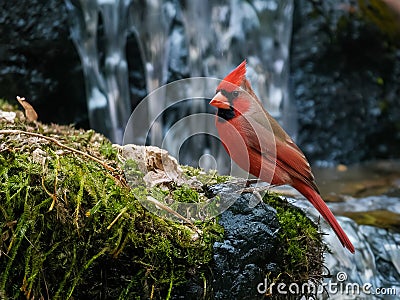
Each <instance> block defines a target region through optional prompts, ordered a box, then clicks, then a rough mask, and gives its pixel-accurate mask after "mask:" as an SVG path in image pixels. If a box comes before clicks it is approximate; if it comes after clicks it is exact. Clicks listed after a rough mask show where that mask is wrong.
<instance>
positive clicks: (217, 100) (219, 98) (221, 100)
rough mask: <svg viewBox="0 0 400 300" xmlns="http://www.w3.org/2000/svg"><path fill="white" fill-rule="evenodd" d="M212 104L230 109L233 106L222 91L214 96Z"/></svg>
mask: <svg viewBox="0 0 400 300" xmlns="http://www.w3.org/2000/svg"><path fill="white" fill-rule="evenodd" d="M210 104H211V105H212V106H215V107H217V108H223V109H229V108H230V107H231V106H230V104H229V101H228V99H226V97H225V96H224V95H222V94H221V92H218V93H217V94H216V95H215V96H214V98H212V100H211V101H210Z"/></svg>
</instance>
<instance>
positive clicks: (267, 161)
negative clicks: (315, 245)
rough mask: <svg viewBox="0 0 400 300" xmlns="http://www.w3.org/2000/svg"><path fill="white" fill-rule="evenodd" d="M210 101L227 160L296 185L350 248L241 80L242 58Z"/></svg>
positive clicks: (299, 161) (292, 149) (298, 155)
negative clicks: (214, 109)
mask: <svg viewBox="0 0 400 300" xmlns="http://www.w3.org/2000/svg"><path fill="white" fill-rule="evenodd" d="M210 104H211V105H212V106H214V107H216V108H218V111H217V118H216V126H217V130H218V133H219V136H220V138H221V141H222V143H223V145H224V147H225V149H226V151H227V152H228V154H229V155H230V157H231V158H232V159H233V161H235V162H236V163H237V164H238V165H239V167H241V168H242V169H244V170H245V171H247V172H249V173H250V174H253V175H254V176H256V177H258V178H259V179H261V180H263V181H265V182H269V183H271V184H272V185H283V184H288V185H291V186H292V187H294V188H295V189H296V190H298V191H299V192H300V193H301V194H303V195H304V196H305V197H306V198H307V199H308V200H309V201H310V202H311V203H312V205H314V207H315V208H316V209H317V210H318V211H319V213H320V214H321V215H322V216H323V217H324V219H325V220H326V221H327V222H328V223H329V224H330V226H331V227H332V229H333V231H334V232H335V233H336V235H337V236H338V238H339V240H340V242H341V243H342V245H343V246H344V247H345V248H347V249H348V250H349V251H350V252H351V253H354V246H353V245H352V243H351V242H350V240H349V238H348V237H347V235H346V233H345V232H344V231H343V229H342V227H340V225H339V223H338V222H337V220H336V218H335V217H334V215H333V214H332V212H331V211H330V209H329V208H328V206H327V205H326V204H325V202H324V201H323V200H322V198H321V196H320V195H319V191H318V187H317V185H316V183H315V181H314V176H313V174H312V172H311V168H310V164H309V163H308V161H307V159H306V157H305V156H304V154H303V152H302V151H301V150H300V149H299V147H298V146H297V145H296V144H295V143H294V142H293V141H292V139H291V138H290V137H289V135H288V134H287V133H286V132H285V131H284V130H283V128H282V127H281V126H279V124H278V122H277V121H276V120H275V119H274V118H272V117H271V116H270V114H269V113H268V112H267V111H266V110H265V109H264V108H263V106H262V105H261V102H260V100H258V98H257V96H256V95H255V93H254V92H253V89H252V87H251V85H250V82H249V81H248V80H247V79H246V61H243V62H242V63H241V64H240V65H239V66H238V67H237V68H236V69H234V70H233V71H232V72H231V73H229V74H228V75H227V76H226V77H225V79H224V80H223V81H221V83H220V84H219V85H218V87H217V90H216V95H215V96H214V98H213V99H212V100H211V102H210Z"/></svg>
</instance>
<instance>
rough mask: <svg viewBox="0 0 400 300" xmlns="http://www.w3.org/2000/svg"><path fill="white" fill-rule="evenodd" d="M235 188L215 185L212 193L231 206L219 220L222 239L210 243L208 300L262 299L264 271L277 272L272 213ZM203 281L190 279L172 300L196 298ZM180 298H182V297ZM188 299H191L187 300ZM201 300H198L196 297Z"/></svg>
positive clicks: (253, 197) (275, 228) (276, 223)
mask: <svg viewBox="0 0 400 300" xmlns="http://www.w3.org/2000/svg"><path fill="white" fill-rule="evenodd" d="M236 190H237V187H234V186H230V185H225V184H222V185H217V186H215V187H214V192H218V193H219V194H220V195H221V199H222V201H223V202H225V203H229V204H232V203H233V204H232V205H231V206H230V207H229V208H228V209H227V210H226V211H224V212H223V213H222V214H221V215H220V217H219V224H220V225H222V226H223V227H224V230H225V238H224V241H222V242H216V243H215V244H214V262H213V263H212V265H211V271H210V273H211V276H212V287H211V292H210V294H211V295H212V296H210V297H213V298H212V299H219V300H222V299H263V298H264V295H262V294H260V293H259V292H258V290H257V286H258V284H260V283H263V282H264V278H265V275H266V274H267V273H268V272H274V271H275V272H276V271H277V270H278V260H279V257H280V256H279V255H277V253H276V251H277V247H278V245H277V238H278V230H279V223H278V219H277V217H276V210H275V209H274V208H272V207H270V206H268V205H266V204H265V203H263V202H259V203H258V204H257V205H256V206H255V207H253V206H254V203H257V202H258V200H257V199H256V196H254V195H252V194H242V195H240V194H237V193H236V192H235V191H236ZM203 293H204V290H203V282H202V281H200V280H191V281H190V282H189V283H188V284H186V285H184V286H183V287H179V288H178V289H177V291H176V294H175V297H174V299H199V298H198V297H200V296H201V295H203ZM182 295H184V296H182ZM191 297H192V298H191ZM200 298H201V297H200Z"/></svg>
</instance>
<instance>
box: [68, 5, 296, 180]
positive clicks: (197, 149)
mask: <svg viewBox="0 0 400 300" xmlns="http://www.w3.org/2000/svg"><path fill="white" fill-rule="evenodd" d="M65 3H66V6H67V10H68V13H69V15H70V21H71V22H70V27H71V37H72V39H73V41H74V43H75V45H76V48H77V50H78V53H79V55H80V58H81V61H82V66H83V71H84V75H85V87H86V94H87V103H88V104H87V106H88V112H89V121H90V126H91V127H92V128H93V129H95V130H97V131H99V132H101V133H103V134H105V135H106V136H107V137H109V138H110V139H111V140H112V141H113V142H119V143H120V142H121V141H122V133H123V130H124V128H125V125H126V124H127V121H128V118H129V114H130V112H131V105H130V99H129V83H128V70H127V62H126V53H125V51H126V49H125V47H126V36H127V33H128V32H132V31H134V32H135V33H136V36H137V39H138V42H139V44H140V49H141V56H142V59H143V62H144V66H145V77H146V84H147V90H148V93H149V96H148V98H151V97H153V96H154V95H153V94H152V93H151V92H152V91H154V90H156V89H157V88H159V87H161V86H163V85H164V84H165V83H166V82H167V81H168V75H167V71H168V58H169V54H170V45H171V44H173V43H174V40H173V39H174V38H175V39H176V37H174V35H173V34H171V32H172V30H171V29H172V26H173V25H172V20H173V19H174V18H176V16H177V15H178V14H181V15H182V17H181V18H182V20H183V29H184V38H185V44H186V46H184V47H186V48H187V51H188V56H187V65H188V69H189V70H190V71H189V73H190V76H191V77H196V76H207V77H213V78H223V77H224V76H225V75H226V74H227V73H229V71H230V70H232V69H233V68H234V67H235V66H236V65H237V64H238V63H240V62H241V61H242V60H243V59H244V58H247V61H248V75H249V77H250V80H251V82H252V83H253V87H254V89H255V91H256V93H257V95H259V97H260V99H262V101H263V102H264V105H265V107H266V108H267V110H268V111H269V112H270V113H271V114H272V115H273V116H274V117H276V118H277V119H278V120H280V121H281V122H283V126H284V127H285V128H286V129H288V130H289V131H291V132H290V133H292V134H293V133H295V132H294V131H293V130H292V129H294V128H295V125H293V124H295V121H294V120H295V118H293V117H292V115H291V111H290V110H293V109H292V108H293V105H290V97H289V93H288V62H289V47H290V36H291V26H292V16H293V0H286V1H277V0H268V1H260V0H253V1H244V0H221V1H208V0H205V1H188V0H182V1H181V2H179V3H178V1H161V0H140V1H139V0H136V1H132V0H119V1H107V0H87V1H83V0H81V1H71V0H66V1H65ZM77 3H78V4H79V5H78V4H77ZM99 17H101V20H102V22H103V27H104V30H103V31H104V37H103V39H102V40H104V45H103V48H104V50H103V52H104V56H105V57H104V61H103V59H102V58H101V57H100V52H101V51H100V50H99V49H98V44H99V43H98V32H99V29H98V27H99ZM192 83H193V82H192ZM196 84H198V82H196ZM205 86H207V88H209V87H208V84H206V85H203V84H200V86H199V85H197V86H192V85H187V84H186V85H185V88H184V89H182V91H181V95H180V97H183V99H190V98H191V95H192V94H196V93H197V92H194V90H195V89H202V88H203V89H204V87H205ZM203 94H204V95H207V94H208V91H204V93H203ZM157 95H158V98H157V99H155V101H147V103H148V105H147V106H146V109H145V110H144V111H143V112H142V113H141V114H140V115H139V116H137V118H139V119H140V122H139V124H149V126H151V133H148V135H147V136H143V134H142V133H140V130H139V131H136V132H135V130H136V129H132V135H133V136H131V138H130V139H128V138H126V139H125V140H126V141H128V140H130V142H134V143H138V144H144V143H150V144H152V145H158V146H160V145H161V144H162V143H163V140H165V143H164V146H166V147H169V149H168V148H167V150H170V151H172V152H177V151H175V150H176V147H178V144H177V143H176V142H175V141H174V138H173V137H172V136H167V137H166V136H165V133H166V132H167V131H168V128H169V126H172V125H173V123H174V122H175V121H177V120H179V118H182V117H184V116H187V115H188V114H196V113H200V112H209V113H211V110H210V107H209V106H208V104H207V101H203V102H201V101H194V102H190V101H187V102H186V103H185V104H183V103H181V106H182V107H180V108H175V109H174V116H171V115H170V116H165V112H166V110H167V107H168V105H171V101H169V100H168V99H166V98H165V96H162V95H161V94H160V92H158V93H157ZM147 100H149V99H147ZM287 108H289V109H287ZM285 114H287V116H285ZM160 116H163V117H160ZM171 118H175V120H174V121H171ZM188 126H191V127H196V128H198V129H199V131H201V132H208V131H210V130H211V129H210V124H198V123H192V124H189V125H188ZM183 131H184V132H182V133H181V136H187V135H186V134H187V133H189V132H193V128H191V129H189V128H187V129H186V130H185V128H183ZM216 144H217V143H215V141H210V139H209V138H207V137H205V136H203V137H201V136H200V135H197V137H196V143H189V145H186V146H185V147H186V148H185V151H181V153H182V159H183V160H184V162H186V163H188V162H194V164H195V165H196V162H197V161H198V160H199V158H200V157H202V155H203V154H207V155H208V154H209V155H210V156H214V159H215V160H216V164H217V165H220V166H221V165H222V166H223V165H226V161H227V160H228V158H227V157H226V155H225V154H223V150H221V147H220V146H218V145H216ZM180 146H182V144H180ZM171 149H173V150H171ZM206 157H207V156H206ZM203 161H204V157H203ZM205 165H207V162H206V161H205ZM214 166H215V164H214ZM221 171H223V172H226V169H224V168H222V170H221Z"/></svg>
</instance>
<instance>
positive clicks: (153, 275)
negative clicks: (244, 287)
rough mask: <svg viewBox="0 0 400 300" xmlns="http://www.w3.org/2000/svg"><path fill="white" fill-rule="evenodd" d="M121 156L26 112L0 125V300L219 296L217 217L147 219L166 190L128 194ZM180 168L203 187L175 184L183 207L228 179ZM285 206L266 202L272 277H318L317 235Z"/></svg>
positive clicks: (90, 135) (90, 134)
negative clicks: (186, 292) (270, 212)
mask: <svg viewBox="0 0 400 300" xmlns="http://www.w3.org/2000/svg"><path fill="white" fill-rule="evenodd" d="M0 106H1V107H0V109H2V110H15V108H14V107H10V106H7V105H5V104H4V103H3V104H2V105H0ZM117 155H118V152H117V150H116V148H114V147H112V145H111V143H110V142H109V141H108V140H107V139H106V138H104V137H103V136H102V135H100V134H97V133H95V132H94V131H91V130H89V131H84V130H77V129H74V128H73V127H71V126H59V125H45V124H41V123H39V122H34V123H30V122H26V120H25V118H24V115H23V113H21V112H17V113H16V117H15V119H14V120H13V121H12V122H10V121H5V120H0V199H1V200H0V228H1V239H0V298H1V299H15V298H26V299H33V298H44V299H111V298H112V299H170V298H174V297H177V296H174V295H176V294H175V293H174V290H179V287H182V286H185V285H187V284H188V282H190V283H191V284H197V285H199V286H201V287H202V289H203V290H202V292H201V298H204V299H209V298H213V297H214V294H213V284H212V282H213V280H214V281H215V280H218V279H215V278H214V279H213V277H212V272H213V271H212V270H213V256H214V245H215V243H216V242H222V241H223V240H224V228H223V227H222V226H221V225H220V224H219V223H218V217H216V218H212V219H210V220H206V221H203V222H200V221H194V222H193V223H192V224H191V225H190V226H189V225H188V224H183V223H179V222H173V221H169V220H167V219H164V218H160V217H158V216H156V215H154V214H152V213H150V212H149V211H147V210H146V209H145V208H144V207H143V206H142V205H141V200H142V199H140V197H142V196H146V195H148V194H152V195H155V194H156V193H165V189H161V190H160V189H159V188H158V187H156V188H151V189H150V188H148V187H146V186H140V185H139V186H136V187H135V188H130V187H129V186H128V185H127V183H126V178H125V174H124V172H123V170H121V168H120V166H119V164H118V159H117ZM183 170H184V172H185V174H186V176H188V177H193V176H197V177H196V178H198V180H199V182H203V184H202V186H201V189H202V190H199V189H195V190H192V189H190V188H189V187H188V186H187V185H182V186H179V185H170V187H169V188H170V190H169V191H168V192H167V193H169V194H170V195H172V196H173V197H175V198H176V199H179V200H180V201H182V202H185V201H186V202H187V201H195V202H196V201H202V199H206V196H207V190H208V187H209V185H211V184H216V183H221V182H223V181H225V180H226V179H227V177H221V176H219V175H218V174H216V173H215V172H211V173H205V172H202V171H200V170H197V169H193V168H190V167H186V168H183ZM190 199H192V200H190ZM279 199H281V198H280V197H278V196H276V195H268V194H267V195H266V196H265V197H264V201H265V202H267V203H269V205H270V206H273V207H274V208H275V209H276V212H277V218H278V220H279V223H280V227H281V229H280V230H279V239H280V242H281V244H280V245H278V248H277V249H279V251H280V252H279V255H277V257H275V258H274V261H276V262H278V263H279V264H281V265H280V266H279V268H277V269H276V270H277V271H276V272H275V273H271V272H270V273H269V276H270V278H275V280H277V278H283V277H285V276H287V277H288V278H290V280H294V279H295V280H297V281H305V282H306V281H308V280H309V279H310V278H311V279H312V278H314V279H316V280H317V279H319V278H320V274H321V269H322V250H323V249H324V248H323V247H324V246H323V245H322V243H321V235H320V233H319V231H318V228H317V227H316V225H314V224H313V223H312V222H311V221H310V220H309V219H308V218H306V217H304V215H303V214H302V213H300V214H299V211H298V210H296V209H294V210H293V207H291V208H289V207H288V204H282V202H281V201H280V200H279ZM282 205H283V206H282ZM315 253H317V255H315ZM312 257H317V258H316V259H315V260H312ZM315 262H318V263H317V264H316V263H315ZM264 271H265V272H264V275H265V276H267V275H268V272H267V270H264ZM226 296H228V297H229V295H226ZM261 296H263V295H261ZM221 299H222V298H221Z"/></svg>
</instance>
